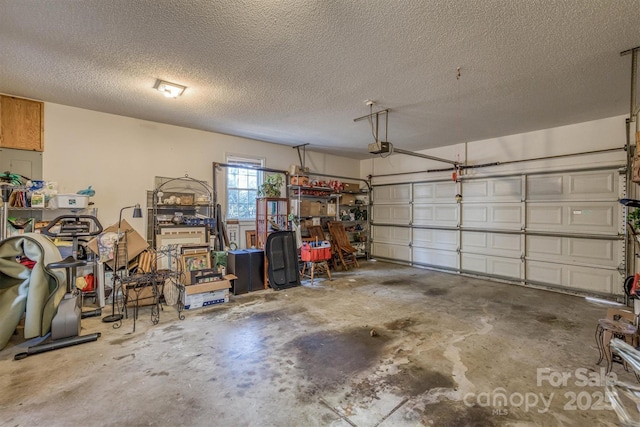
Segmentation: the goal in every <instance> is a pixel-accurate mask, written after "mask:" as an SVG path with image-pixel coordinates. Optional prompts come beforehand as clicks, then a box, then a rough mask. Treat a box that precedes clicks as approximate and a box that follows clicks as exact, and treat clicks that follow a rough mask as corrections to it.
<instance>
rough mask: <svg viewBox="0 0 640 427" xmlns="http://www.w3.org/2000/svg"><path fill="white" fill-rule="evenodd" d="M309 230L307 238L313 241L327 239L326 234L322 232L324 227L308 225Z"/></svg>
mask: <svg viewBox="0 0 640 427" xmlns="http://www.w3.org/2000/svg"><path fill="white" fill-rule="evenodd" d="M307 230H309V238H310V239H311V241H313V242H323V241H325V240H327V236H326V235H325V234H324V229H323V228H322V226H321V225H310V226H308V227H307Z"/></svg>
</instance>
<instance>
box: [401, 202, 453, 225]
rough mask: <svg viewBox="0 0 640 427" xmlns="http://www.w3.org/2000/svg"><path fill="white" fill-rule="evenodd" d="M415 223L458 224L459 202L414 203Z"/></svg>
mask: <svg viewBox="0 0 640 427" xmlns="http://www.w3.org/2000/svg"><path fill="white" fill-rule="evenodd" d="M412 217H413V222H412V223H413V225H431V226H438V227H457V226H458V204H457V203H449V204H428V205H427V204H414V205H413V214H412Z"/></svg>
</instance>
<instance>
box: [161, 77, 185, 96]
mask: <svg viewBox="0 0 640 427" xmlns="http://www.w3.org/2000/svg"><path fill="white" fill-rule="evenodd" d="M153 88H154V89H156V90H158V91H159V92H160V93H162V94H163V95H164V96H166V97H167V98H177V97H179V96H180V95H182V93H183V92H184V90H185V89H186V88H187V87H186V86H182V85H179V84H177V83H171V82H167V81H164V80H160V79H158V80H156V84H155V86H154V87H153Z"/></svg>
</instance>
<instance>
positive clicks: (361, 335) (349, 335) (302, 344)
mask: <svg viewBox="0 0 640 427" xmlns="http://www.w3.org/2000/svg"><path fill="white" fill-rule="evenodd" d="M388 340H389V338H388V337H385V336H384V335H378V336H375V337H372V336H371V335H370V333H369V329H368V328H355V329H350V330H346V331H336V332H329V331H321V332H315V333H311V334H307V335H302V336H300V337H298V338H296V339H294V340H293V341H291V342H290V343H289V344H288V345H287V347H289V348H291V349H292V350H294V351H295V352H296V354H297V362H296V366H299V367H300V368H301V369H302V370H304V371H305V374H306V377H307V378H308V380H309V381H310V382H311V383H313V384H314V385H316V386H318V387H329V388H330V387H332V386H335V385H338V384H345V383H346V382H347V381H348V378H349V377H350V376H352V375H354V374H356V373H359V372H362V371H364V370H366V369H368V368H370V367H372V366H374V365H377V364H378V363H380V355H381V353H382V350H383V348H384V346H385V344H386V343H387V342H388Z"/></svg>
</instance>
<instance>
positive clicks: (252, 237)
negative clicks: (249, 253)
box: [244, 230, 258, 249]
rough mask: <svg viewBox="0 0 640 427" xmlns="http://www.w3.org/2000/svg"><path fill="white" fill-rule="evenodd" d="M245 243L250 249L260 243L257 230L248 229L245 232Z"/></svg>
mask: <svg viewBox="0 0 640 427" xmlns="http://www.w3.org/2000/svg"><path fill="white" fill-rule="evenodd" d="M244 239H245V245H246V246H247V248H248V249H250V248H255V247H256V245H257V244H258V242H257V240H256V230H246V231H245V232H244Z"/></svg>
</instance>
